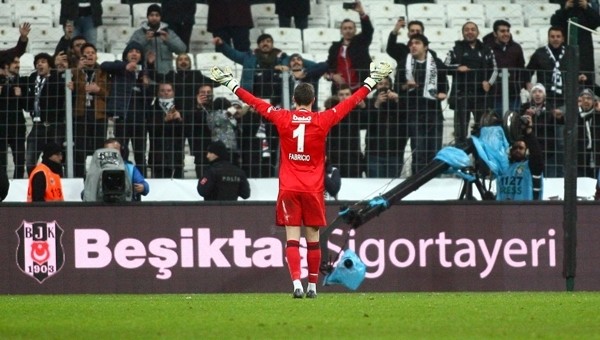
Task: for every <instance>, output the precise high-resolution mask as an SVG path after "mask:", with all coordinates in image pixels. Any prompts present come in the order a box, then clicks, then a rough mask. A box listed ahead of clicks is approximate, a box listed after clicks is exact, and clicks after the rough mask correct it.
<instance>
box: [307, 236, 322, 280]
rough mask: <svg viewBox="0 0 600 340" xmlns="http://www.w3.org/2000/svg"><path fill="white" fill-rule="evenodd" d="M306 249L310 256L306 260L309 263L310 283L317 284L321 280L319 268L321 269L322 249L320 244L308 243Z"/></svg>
mask: <svg viewBox="0 0 600 340" xmlns="http://www.w3.org/2000/svg"><path fill="white" fill-rule="evenodd" d="M306 248H307V249H308V254H307V256H306V259H307V261H308V282H309V283H317V281H318V280H319V267H321V248H320V247H319V242H307V243H306Z"/></svg>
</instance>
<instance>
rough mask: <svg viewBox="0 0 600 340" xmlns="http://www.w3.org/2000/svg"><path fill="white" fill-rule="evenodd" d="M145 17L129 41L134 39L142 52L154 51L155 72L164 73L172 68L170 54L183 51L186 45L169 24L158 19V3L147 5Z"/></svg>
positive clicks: (159, 13) (159, 14)
mask: <svg viewBox="0 0 600 340" xmlns="http://www.w3.org/2000/svg"><path fill="white" fill-rule="evenodd" d="M146 18H147V19H148V20H147V21H144V22H142V27H141V28H140V29H138V30H136V31H135V32H133V35H132V36H131V39H129V43H131V42H134V41H135V42H137V43H139V44H140V45H142V46H143V47H144V51H142V52H143V53H154V54H155V56H156V61H155V66H154V67H155V70H156V72H158V73H160V74H166V73H167V72H169V71H171V70H173V56H172V54H173V53H175V54H179V53H183V52H185V51H186V48H187V47H186V45H185V43H184V42H183V41H181V39H180V38H179V37H178V36H177V34H176V33H175V32H173V30H171V29H170V28H169V25H167V24H166V23H164V22H161V21H160V20H161V8H160V6H159V5H157V4H153V5H150V6H148V11H147V13H146ZM129 43H128V44H129Z"/></svg>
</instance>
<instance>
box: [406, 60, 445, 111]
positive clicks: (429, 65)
mask: <svg viewBox="0 0 600 340" xmlns="http://www.w3.org/2000/svg"><path fill="white" fill-rule="evenodd" d="M416 62H417V61H416V60H414V58H413V56H412V54H408V56H407V57H406V80H408V81H414V80H415V75H414V71H415V63H416ZM437 85H438V74H437V65H436V64H435V59H434V58H433V56H432V55H431V53H430V52H429V51H427V57H426V60H425V85H424V86H423V98H425V99H431V100H437V98H436V97H435V96H436V95H437Z"/></svg>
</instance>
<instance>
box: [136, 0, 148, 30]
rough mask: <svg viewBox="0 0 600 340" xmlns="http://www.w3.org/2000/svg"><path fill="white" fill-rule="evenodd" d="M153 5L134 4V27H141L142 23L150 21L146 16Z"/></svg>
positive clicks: (146, 3)
mask: <svg viewBox="0 0 600 340" xmlns="http://www.w3.org/2000/svg"><path fill="white" fill-rule="evenodd" d="M150 5H152V3H150V2H145V3H139V4H133V5H132V6H131V10H132V19H133V22H132V25H133V26H135V27H139V26H140V24H141V23H142V21H146V20H148V17H147V16H146V14H147V12H148V6H150Z"/></svg>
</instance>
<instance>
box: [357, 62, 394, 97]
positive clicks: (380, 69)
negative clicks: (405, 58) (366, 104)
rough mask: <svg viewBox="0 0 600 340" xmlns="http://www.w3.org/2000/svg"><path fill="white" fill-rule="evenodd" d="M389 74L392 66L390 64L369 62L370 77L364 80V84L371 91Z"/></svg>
mask: <svg viewBox="0 0 600 340" xmlns="http://www.w3.org/2000/svg"><path fill="white" fill-rule="evenodd" d="M390 73H392V65H390V63H388V62H386V61H380V62H378V63H375V62H371V75H370V76H369V77H367V79H365V81H364V83H365V85H367V86H368V87H369V89H371V90H372V89H373V88H374V87H375V85H377V83H379V82H380V81H382V80H383V79H384V78H386V77H387V76H389V75H390Z"/></svg>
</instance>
